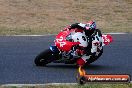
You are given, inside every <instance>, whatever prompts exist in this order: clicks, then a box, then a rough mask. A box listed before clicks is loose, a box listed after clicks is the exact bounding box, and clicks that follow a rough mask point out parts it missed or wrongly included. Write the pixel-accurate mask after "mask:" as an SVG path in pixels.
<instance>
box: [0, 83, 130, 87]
mask: <svg viewBox="0 0 132 88" xmlns="http://www.w3.org/2000/svg"><path fill="white" fill-rule="evenodd" d="M0 88H132V84H131V83H129V84H102V83H101V84H85V85H78V84H75V85H72V84H69V85H64V84H63V85H61V84H60V85H45V86H38V85H37V86H1V87H0Z"/></svg>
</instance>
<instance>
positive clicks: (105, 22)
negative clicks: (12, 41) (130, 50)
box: [0, 0, 132, 35]
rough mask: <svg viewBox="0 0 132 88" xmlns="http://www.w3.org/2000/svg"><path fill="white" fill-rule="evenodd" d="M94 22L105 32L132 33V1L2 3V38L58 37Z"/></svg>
mask: <svg viewBox="0 0 132 88" xmlns="http://www.w3.org/2000/svg"><path fill="white" fill-rule="evenodd" d="M88 20H95V21H96V22H97V27H98V28H100V29H101V30H102V32H128V33H131V32H132V0H1V1H0V35H21V34H24V35H29V34H56V33H58V32H59V31H60V30H62V29H63V28H64V27H65V26H67V25H70V24H72V23H75V22H87V21H88Z"/></svg>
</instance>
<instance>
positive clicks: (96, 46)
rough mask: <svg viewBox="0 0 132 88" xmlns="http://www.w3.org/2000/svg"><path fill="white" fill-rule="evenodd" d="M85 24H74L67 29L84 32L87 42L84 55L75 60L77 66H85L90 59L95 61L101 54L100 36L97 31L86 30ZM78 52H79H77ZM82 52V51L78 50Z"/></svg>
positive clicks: (99, 32)
mask: <svg viewBox="0 0 132 88" xmlns="http://www.w3.org/2000/svg"><path fill="white" fill-rule="evenodd" d="M85 25H86V24H83V23H75V24H72V25H70V27H69V29H75V28H77V29H81V30H83V31H84V32H85V35H86V36H87V40H88V46H87V47H84V52H85V53H84V54H83V55H82V56H81V57H80V58H78V59H77V65H79V66H83V65H85V64H86V63H87V62H88V61H89V59H90V58H92V59H97V58H99V57H100V56H101V54H102V53H103V52H100V51H103V47H102V34H101V31H100V30H99V29H94V30H86V28H85V27H86V26H85ZM77 51H79V50H77ZM80 51H82V50H80Z"/></svg>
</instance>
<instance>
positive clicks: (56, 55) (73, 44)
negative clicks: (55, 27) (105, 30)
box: [34, 29, 113, 66]
mask: <svg viewBox="0 0 132 88" xmlns="http://www.w3.org/2000/svg"><path fill="white" fill-rule="evenodd" d="M112 40H113V39H112V36H111V35H109V34H102V36H101V46H105V45H108V44H110V43H111V42H112ZM87 44H88V38H87V37H86V35H85V33H84V32H83V31H80V30H75V29H71V30H63V31H61V32H59V33H58V34H57V35H56V38H55V40H54V45H52V46H50V47H49V48H48V49H46V50H44V51H43V52H41V53H40V54H38V55H37V56H36V58H35V60H34V63H35V64H36V66H46V65H47V64H48V63H51V62H53V63H65V64H76V61H77V59H78V58H80V57H81V56H83V55H82V54H80V53H77V52H76V50H77V49H78V48H80V47H81V46H87ZM98 50H99V51H98V54H97V56H96V57H92V56H91V57H90V58H89V59H88V60H87V63H86V64H90V63H92V62H94V61H96V60H97V59H98V58H99V57H100V56H101V55H102V53H103V48H102V49H98Z"/></svg>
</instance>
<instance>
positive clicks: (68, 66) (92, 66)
mask: <svg viewBox="0 0 132 88" xmlns="http://www.w3.org/2000/svg"><path fill="white" fill-rule="evenodd" d="M44 68H57V69H59V68H60V69H78V67H77V66H76V65H75V64H49V65H47V66H45V67H44ZM84 69H88V70H106V69H107V70H108V69H112V67H109V66H105V65H98V64H90V65H86V66H84Z"/></svg>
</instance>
